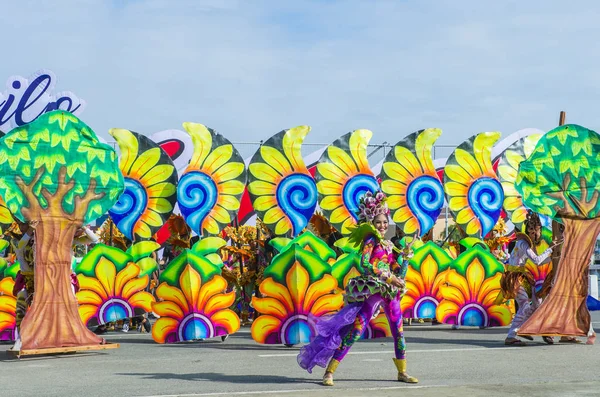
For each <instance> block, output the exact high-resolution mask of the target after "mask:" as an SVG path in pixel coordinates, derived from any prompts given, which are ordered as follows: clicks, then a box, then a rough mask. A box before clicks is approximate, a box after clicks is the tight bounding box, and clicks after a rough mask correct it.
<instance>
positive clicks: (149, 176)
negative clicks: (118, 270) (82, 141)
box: [109, 128, 177, 241]
mask: <svg viewBox="0 0 600 397" xmlns="http://www.w3.org/2000/svg"><path fill="white" fill-rule="evenodd" d="M109 133H110V135H112V136H113V137H114V138H115V140H116V141H117V143H118V144H119V148H120V149H121V159H120V162H119V167H120V168H121V172H122V173H123V176H124V178H125V191H124V192H123V194H122V195H121V197H119V201H118V202H117V203H116V204H115V205H114V206H113V207H112V208H111V209H110V210H109V214H110V216H111V218H112V219H113V220H114V222H115V225H117V227H118V228H119V230H120V231H121V232H122V233H123V234H124V235H125V237H127V238H128V239H129V240H131V241H144V240H150V239H151V238H152V236H153V235H154V234H155V233H156V232H157V231H158V230H159V229H160V228H161V227H162V225H163V224H164V223H165V222H166V221H167V219H169V216H171V213H172V212H173V206H174V205H175V201H176V185H177V171H176V170H175V166H174V165H173V162H172V161H171V159H170V158H169V156H168V155H167V154H166V153H165V152H164V151H163V150H162V149H161V148H160V147H159V146H158V145H157V144H156V143H154V142H153V141H151V140H150V139H149V138H147V137H146V136H144V135H141V134H138V133H136V132H133V131H129V130H124V129H121V128H113V129H111V130H110V131H109Z"/></svg>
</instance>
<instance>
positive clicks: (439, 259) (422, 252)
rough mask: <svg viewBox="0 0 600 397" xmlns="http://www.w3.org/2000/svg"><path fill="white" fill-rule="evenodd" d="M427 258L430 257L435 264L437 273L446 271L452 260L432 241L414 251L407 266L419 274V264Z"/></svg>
mask: <svg viewBox="0 0 600 397" xmlns="http://www.w3.org/2000/svg"><path fill="white" fill-rule="evenodd" d="M428 256H431V257H432V258H433V260H434V261H435V262H436V263H437V265H438V273H441V272H443V271H444V270H446V269H448V267H450V264H451V263H452V258H451V257H450V255H448V253H447V252H446V251H444V250H443V249H442V248H440V246H439V245H437V244H436V243H434V242H433V241H428V242H426V243H425V244H423V245H422V246H421V247H419V248H417V249H415V250H414V255H413V257H412V258H411V259H410V261H409V262H408V265H409V266H410V267H412V268H413V269H415V270H416V271H417V272H419V273H420V272H421V264H422V263H424V262H425V258H427V257H428ZM433 277H435V275H433ZM432 279H433V278H432Z"/></svg>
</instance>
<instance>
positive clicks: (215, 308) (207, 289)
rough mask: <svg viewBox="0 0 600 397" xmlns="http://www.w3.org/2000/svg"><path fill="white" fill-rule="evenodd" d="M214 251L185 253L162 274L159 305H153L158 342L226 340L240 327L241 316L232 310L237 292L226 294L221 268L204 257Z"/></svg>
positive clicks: (158, 294) (154, 329)
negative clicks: (215, 338)
mask: <svg viewBox="0 0 600 397" xmlns="http://www.w3.org/2000/svg"><path fill="white" fill-rule="evenodd" d="M209 241H211V240H209ZM201 242H202V241H201ZM209 245H211V244H209ZM212 248H214V244H213V247H212ZM212 248H211V247H209V246H207V247H200V246H199V247H198V250H196V251H193V250H189V249H186V250H184V251H183V253H182V254H181V255H179V256H178V257H177V258H175V259H174V260H173V261H172V262H171V263H170V264H169V266H168V267H167V268H166V269H165V270H164V271H163V273H162V274H161V276H160V280H159V281H160V284H159V286H158V287H157V289H156V297H157V298H158V302H156V303H153V304H152V310H153V312H154V313H156V314H157V315H158V316H160V318H159V319H158V320H156V323H155V324H154V326H153V327H152V337H153V339H154V341H156V342H157V343H176V342H185V341H193V340H198V339H205V338H214V337H217V336H221V337H225V336H226V335H229V334H232V333H234V332H236V331H237V330H238V329H239V328H240V319H239V317H238V316H237V314H236V313H235V312H234V311H232V310H231V309H229V307H231V305H233V303H234V301H235V292H234V291H231V292H225V291H226V288H227V281H226V280H225V279H224V278H223V277H222V276H221V275H220V273H221V269H220V268H219V266H218V265H216V264H213V263H212V262H211V261H209V260H208V259H207V258H206V257H205V256H204V254H206V253H208V252H211V253H214V252H213V249H212ZM221 265H222V264H221Z"/></svg>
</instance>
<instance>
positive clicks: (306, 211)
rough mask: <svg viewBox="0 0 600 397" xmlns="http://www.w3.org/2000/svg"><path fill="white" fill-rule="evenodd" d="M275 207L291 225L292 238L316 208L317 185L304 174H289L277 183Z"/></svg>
mask: <svg viewBox="0 0 600 397" xmlns="http://www.w3.org/2000/svg"><path fill="white" fill-rule="evenodd" d="M275 195H276V198H277V205H279V208H281V210H282V211H283V213H284V214H285V215H286V216H287V217H288V218H289V220H290V222H291V223H292V234H293V237H296V236H298V235H299V234H300V233H301V232H302V230H303V229H304V228H305V227H306V225H308V222H309V221H310V218H311V217H312V215H313V213H314V212H315V208H316V207H317V185H316V184H315V181H314V179H313V178H311V177H310V176H308V175H306V174H300V173H297V174H291V175H288V176H286V177H285V178H283V179H282V180H281V182H279V185H277V190H276V193H275Z"/></svg>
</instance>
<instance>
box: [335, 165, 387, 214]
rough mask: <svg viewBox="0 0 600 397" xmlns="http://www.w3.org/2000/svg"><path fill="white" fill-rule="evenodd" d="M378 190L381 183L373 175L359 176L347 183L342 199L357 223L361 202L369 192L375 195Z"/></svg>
mask: <svg viewBox="0 0 600 397" xmlns="http://www.w3.org/2000/svg"><path fill="white" fill-rule="evenodd" d="M377 190H379V183H377V179H375V177H374V176H372V175H365V174H359V175H356V176H353V177H352V178H350V179H349V180H348V182H346V184H345V185H344V189H343V191H342V199H343V201H344V205H345V206H346V208H347V209H348V211H349V212H350V215H352V217H353V218H354V220H355V221H358V203H359V200H360V199H361V198H362V197H363V196H364V195H365V194H366V193H367V192H371V193H375V192H376V191H377Z"/></svg>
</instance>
